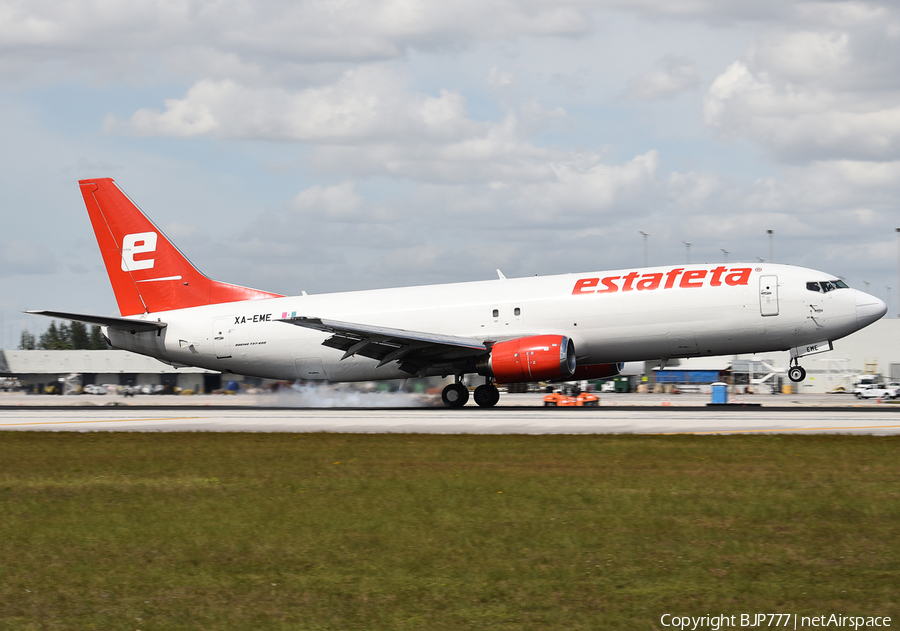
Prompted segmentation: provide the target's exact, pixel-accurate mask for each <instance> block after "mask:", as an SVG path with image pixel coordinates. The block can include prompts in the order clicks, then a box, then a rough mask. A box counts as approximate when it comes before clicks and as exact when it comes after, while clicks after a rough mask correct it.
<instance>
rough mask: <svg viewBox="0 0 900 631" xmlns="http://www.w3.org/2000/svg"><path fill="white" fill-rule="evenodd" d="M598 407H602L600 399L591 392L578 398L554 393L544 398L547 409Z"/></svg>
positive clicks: (583, 393)
mask: <svg viewBox="0 0 900 631" xmlns="http://www.w3.org/2000/svg"><path fill="white" fill-rule="evenodd" d="M598 405H600V399H599V398H598V397H597V395H595V394H591V393H590V392H582V393H581V394H579V395H577V396H569V395H565V394H563V393H562V392H554V393H553V394H548V395H547V396H545V397H544V406H545V407H596V406H598Z"/></svg>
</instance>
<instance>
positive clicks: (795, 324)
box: [107, 264, 883, 381]
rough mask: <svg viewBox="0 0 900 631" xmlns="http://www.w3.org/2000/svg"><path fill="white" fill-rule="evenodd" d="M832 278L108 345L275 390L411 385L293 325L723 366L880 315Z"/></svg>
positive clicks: (192, 316) (771, 277)
mask: <svg viewBox="0 0 900 631" xmlns="http://www.w3.org/2000/svg"><path fill="white" fill-rule="evenodd" d="M735 270H737V271H735ZM832 278H834V277H833V276H830V275H828V274H825V273H823V272H818V271H815V270H811V269H805V268H798V267H792V266H787V265H775V264H758V265H745V264H732V265H719V266H717V265H687V266H683V267H677V266H667V267H658V268H643V269H634V270H619V271H604V272H593V273H587V274H566V275H559V276H545V277H531V278H510V279H499V280H491V281H481V282H470V283H455V284H447V285H430V286H422V287H403V288H397V289H379V290H370V291H356V292H346V293H336V294H321V295H303V296H293V297H284V298H272V299H263V300H251V301H244V302H232V303H225V304H215V305H209V306H203V307H193V308H189V309H179V310H174V311H165V312H158V313H152V314H146V315H144V316H141V317H140V318H138V319H147V320H157V319H158V320H161V321H162V322H165V323H167V327H166V328H164V329H162V330H160V331H159V332H139V333H128V332H124V331H121V330H109V331H108V332H107V334H108V335H109V337H110V341H111V343H112V344H113V346H115V347H118V348H123V349H126V350H130V351H134V352H138V353H142V354H145V355H150V356H153V357H157V358H159V359H161V360H163V361H166V362H170V363H175V364H184V365H191V366H200V367H203V368H209V369H213V370H218V371H222V372H233V373H238V374H244V375H252V376H258V377H267V378H272V379H286V380H294V379H323V380H324V379H327V380H331V381H359V380H373V379H396V378H405V377H409V376H410V375H409V374H408V373H406V372H404V371H402V370H400V368H399V366H398V364H397V363H396V362H390V363H388V364H385V365H384V366H381V367H379V368H376V365H377V364H378V362H377V361H376V360H374V359H369V358H366V357H360V356H352V357H348V358H346V359H344V360H343V361H342V360H341V357H342V356H343V352H342V351H340V350H336V349H334V348H329V347H326V346H323V345H322V342H323V341H324V340H325V339H327V338H328V337H329V336H330V335H329V334H328V333H323V332H321V331H316V330H311V329H307V328H303V327H299V326H293V325H291V324H290V323H286V322H281V321H279V320H281V319H282V318H290V317H292V316H307V317H315V318H329V319H333V320H339V321H343V322H352V323H356V324H363V325H375V326H383V327H391V328H392V329H404V330H408V331H424V332H429V333H434V334H445V335H454V336H461V337H466V338H475V339H478V340H483V341H484V340H495V341H501V340H506V339H513V338H520V337H525V336H530V335H539V334H559V335H566V336H568V337H570V338H571V339H572V340H573V341H574V344H575V351H576V355H577V357H578V364H579V365H582V364H602V363H615V362H626V361H642V360H656V359H668V358H674V357H691V356H713V355H730V354H736V353H748V352H765V351H775V350H788V349H791V348H794V347H800V346H802V345H804V344H813V343H817V342H823V341H833V340H835V339H838V338H841V337H844V336H846V335H849V334H850V333H853V332H854V331H856V330H858V329H860V328H862V327H863V326H866V325H867V324H870V323H871V322H872V321H874V320H875V319H877V317H880V316H881V314H883V310H881V311H880V313H878V315H877V317H875V316H874V314H875V312H876V311H878V310H879V309H880V307H877V303H880V304H881V307H883V303H881V302H880V301H878V299H876V298H874V297H871V296H868V295H867V294H864V293H862V292H859V291H857V290H854V289H849V288H843V289H837V290H834V291H830V292H827V293H823V292H816V291H811V290H809V289H808V288H807V283H808V282H810V281H828V280H831V279H832ZM869 304H872V305H876V306H873V307H868V306H867V305H869ZM442 371H443V370H442V369H441V368H440V367H435V368H434V369H433V370H432V371H430V372H429V374H440V373H441V372H442Z"/></svg>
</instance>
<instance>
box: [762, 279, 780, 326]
mask: <svg viewBox="0 0 900 631" xmlns="http://www.w3.org/2000/svg"><path fill="white" fill-rule="evenodd" d="M759 313H760V315H764V316H776V315H778V277H777V276H760V277H759Z"/></svg>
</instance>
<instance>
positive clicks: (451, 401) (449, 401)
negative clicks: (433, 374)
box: [441, 383, 469, 408]
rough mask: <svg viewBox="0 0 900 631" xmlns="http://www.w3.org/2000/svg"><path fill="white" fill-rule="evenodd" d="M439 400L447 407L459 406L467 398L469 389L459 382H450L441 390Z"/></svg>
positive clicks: (463, 403) (462, 404)
mask: <svg viewBox="0 0 900 631" xmlns="http://www.w3.org/2000/svg"><path fill="white" fill-rule="evenodd" d="M441 400H442V401H443V402H444V405H446V406H447V407H449V408H461V407H462V406H464V405H465V404H466V401H468V400H469V389H468V388H467V387H465V386H464V385H462V384H461V383H451V384H450V385H449V386H447V387H446V388H444V391H443V392H441Z"/></svg>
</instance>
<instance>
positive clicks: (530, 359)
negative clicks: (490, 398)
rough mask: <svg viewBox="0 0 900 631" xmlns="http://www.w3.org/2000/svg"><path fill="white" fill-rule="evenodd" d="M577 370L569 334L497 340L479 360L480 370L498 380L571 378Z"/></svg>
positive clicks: (482, 373)
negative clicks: (488, 353)
mask: <svg viewBox="0 0 900 631" xmlns="http://www.w3.org/2000/svg"><path fill="white" fill-rule="evenodd" d="M574 373H575V344H574V343H573V342H572V340H570V339H569V338H568V337H566V336H565V335H533V336H531V337H521V338H519V339H517V340H509V341H508V342H497V343H496V344H494V345H493V346H492V347H491V354H490V355H488V356H487V357H485V358H484V359H482V360H481V361H479V362H478V374H479V375H485V376H486V377H493V378H494V381H496V382H497V383H522V382H526V381H551V380H558V379H567V378H569V377H571V376H572V375H573V374H574Z"/></svg>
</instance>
